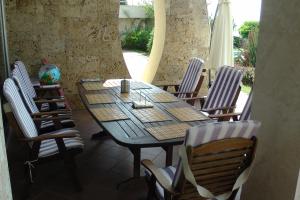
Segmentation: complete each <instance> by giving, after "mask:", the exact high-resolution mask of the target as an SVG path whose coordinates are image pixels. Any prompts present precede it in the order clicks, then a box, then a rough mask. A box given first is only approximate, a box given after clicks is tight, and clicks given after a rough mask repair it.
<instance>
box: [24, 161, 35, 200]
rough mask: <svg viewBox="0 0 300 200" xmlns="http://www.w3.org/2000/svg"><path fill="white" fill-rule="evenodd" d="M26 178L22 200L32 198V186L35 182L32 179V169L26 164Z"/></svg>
mask: <svg viewBox="0 0 300 200" xmlns="http://www.w3.org/2000/svg"><path fill="white" fill-rule="evenodd" d="M31 173H32V171H31ZM24 178H25V183H24V192H23V194H22V199H28V198H29V196H30V190H31V185H32V183H33V182H32V180H31V177H30V167H29V166H28V165H27V164H24Z"/></svg>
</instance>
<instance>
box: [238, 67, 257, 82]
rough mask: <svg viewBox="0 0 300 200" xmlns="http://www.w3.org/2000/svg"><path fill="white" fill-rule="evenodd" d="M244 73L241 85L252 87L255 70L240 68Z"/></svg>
mask: <svg viewBox="0 0 300 200" xmlns="http://www.w3.org/2000/svg"><path fill="white" fill-rule="evenodd" d="M241 69H242V70H243V71H244V76H243V79H242V83H243V84H244V85H246V86H252V85H253V83H254V78H255V68H253V67H242V68H241Z"/></svg>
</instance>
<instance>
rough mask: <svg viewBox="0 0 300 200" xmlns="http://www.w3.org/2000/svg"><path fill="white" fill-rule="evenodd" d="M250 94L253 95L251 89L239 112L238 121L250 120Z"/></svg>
mask: <svg viewBox="0 0 300 200" xmlns="http://www.w3.org/2000/svg"><path fill="white" fill-rule="evenodd" d="M252 96H253V91H251V92H250V94H249V97H248V99H247V102H246V104H245V106H244V109H243V111H242V113H241V116H240V119H239V120H240V121H242V120H250V119H251V104H252Z"/></svg>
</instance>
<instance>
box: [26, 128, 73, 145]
mask: <svg viewBox="0 0 300 200" xmlns="http://www.w3.org/2000/svg"><path fill="white" fill-rule="evenodd" d="M73 137H79V134H77V132H75V131H74V132H70V133H62V134H51V133H45V134H42V135H39V136H36V137H33V138H23V139H22V140H23V141H25V142H37V141H43V140H48V139H58V138H73Z"/></svg>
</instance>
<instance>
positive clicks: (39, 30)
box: [6, 0, 129, 104]
mask: <svg viewBox="0 0 300 200" xmlns="http://www.w3.org/2000/svg"><path fill="white" fill-rule="evenodd" d="M118 12H119V0H7V1H6V13H7V29H8V41H9V50H10V59H11V62H12V61H14V60H15V59H20V60H22V61H24V62H25V64H26V65H27V66H28V69H29V72H30V74H31V75H36V74H37V71H38V69H39V67H40V60H41V58H48V59H49V61H50V62H51V63H54V64H57V65H58V66H59V67H60V68H61V71H62V85H63V87H64V89H65V92H66V95H69V96H70V95H73V97H71V98H70V99H71V100H72V101H73V103H75V104H77V103H78V101H77V100H78V98H77V95H76V94H77V91H76V90H77V89H76V85H75V83H76V82H77V81H78V80H79V79H80V78H88V77H90V78H91V77H101V78H103V79H106V78H120V77H125V76H126V77H128V76H129V74H128V71H127V68H126V66H125V62H124V59H123V56H122V50H121V46H120V39H119V31H118Z"/></svg>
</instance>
